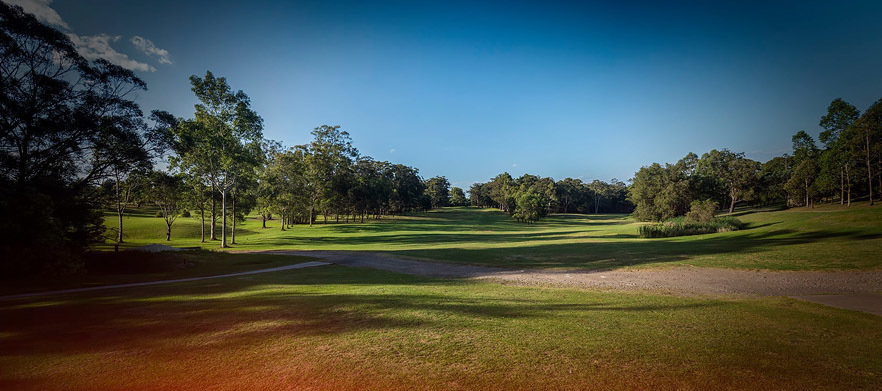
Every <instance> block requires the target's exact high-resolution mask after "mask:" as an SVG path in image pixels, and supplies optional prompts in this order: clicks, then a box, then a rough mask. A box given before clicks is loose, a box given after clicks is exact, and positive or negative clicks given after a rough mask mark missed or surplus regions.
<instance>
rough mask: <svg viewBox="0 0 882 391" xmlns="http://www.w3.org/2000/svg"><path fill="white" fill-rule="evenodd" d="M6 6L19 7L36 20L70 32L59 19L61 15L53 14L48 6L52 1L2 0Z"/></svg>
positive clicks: (53, 11)
mask: <svg viewBox="0 0 882 391" xmlns="http://www.w3.org/2000/svg"><path fill="white" fill-rule="evenodd" d="M3 1H4V2H6V3H7V4H12V5H17V6H20V7H21V8H22V9H23V10H24V11H25V12H27V13H29V14H33V15H34V16H36V17H37V20H39V21H41V22H43V23H48V24H51V25H54V26H59V27H64V28H65V29H68V30H70V26H68V25H67V23H66V22H65V21H64V20H63V19H61V15H59V14H58V12H55V10H54V9H52V7H50V6H49V4H52V0H3Z"/></svg>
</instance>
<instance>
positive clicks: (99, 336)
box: [0, 266, 882, 390]
mask: <svg viewBox="0 0 882 391" xmlns="http://www.w3.org/2000/svg"><path fill="white" fill-rule="evenodd" d="M43 302H45V303H46V305H39V304H37V303H43ZM0 317H2V319H4V321H3V322H2V323H0V338H2V339H0V341H2V343H0V368H3V371H0V388H2V389H15V390H30V389H45V390H53V389H65V390H71V389H74V390H76V389H80V390H86V389H89V390H94V389H176V390H186V389H194V390H196V389H200V390H201V389H229V390H242V389H279V388H298V389H299V388H313V389H334V388H348V389H498V388H526V389H536V388H543V389H548V388H554V389H611V388H612V389H615V388H641V389H659V388H663V389H670V388H680V389H682V388H687V389H719V388H741V389H745V388H747V389H824V388H826V389H857V388H867V389H872V388H878V387H879V386H882V356H879V354H878V352H879V351H882V318H879V317H876V316H872V315H868V314H862V313H857V312H851V311H845V310H837V309H832V308H828V307H823V306H819V305H814V304H809V303H803V302H797V301H794V300H790V299H783V298H772V299H757V300H745V299H738V300H735V299H731V300H719V299H711V298H683V297H672V296H661V295H653V294H644V293H608V292H594V291H577V290H570V289H555V288H529V287H514V286H504V285H498V284H492V283H486V282H465V281H449V280H447V281H445V280H434V279H427V278H419V277H412V276H404V275H399V274H392V273H387V272H381V271H372V270H360V269H350V268H344V267H339V266H322V267H319V268H315V269H301V270H294V271H286V272H280V273H274V274H267V275H253V276H248V277H247V278H245V277H243V278H229V279H222V280H212V281H202V282H193V283H186V284H176V285H173V286H161V287H160V286H157V287H145V288H138V289H132V290H127V291H124V292H112V293H111V292H105V293H100V294H98V293H92V294H88V295H79V296H72V297H68V298H67V300H64V301H60V300H57V299H52V298H46V299H36V300H19V301H15V302H4V303H0ZM97 374H100V376H98V375H97Z"/></svg>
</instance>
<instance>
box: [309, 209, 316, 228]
mask: <svg viewBox="0 0 882 391" xmlns="http://www.w3.org/2000/svg"><path fill="white" fill-rule="evenodd" d="M313 213H315V205H310V206H309V226H310V227H312V215H313Z"/></svg>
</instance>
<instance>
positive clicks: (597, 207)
mask: <svg viewBox="0 0 882 391" xmlns="http://www.w3.org/2000/svg"><path fill="white" fill-rule="evenodd" d="M599 210H600V196H598V195H595V196H594V214H597V212H598V211H599Z"/></svg>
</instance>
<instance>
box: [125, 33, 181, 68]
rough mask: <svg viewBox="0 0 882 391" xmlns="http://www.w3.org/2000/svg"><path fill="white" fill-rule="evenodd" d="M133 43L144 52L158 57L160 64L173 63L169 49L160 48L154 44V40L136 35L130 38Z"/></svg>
mask: <svg viewBox="0 0 882 391" xmlns="http://www.w3.org/2000/svg"><path fill="white" fill-rule="evenodd" d="M130 41H131V42H132V45H135V48H137V49H138V50H140V51H141V52H143V53H144V54H146V55H148V56H151V57H156V58H157V60H158V61H159V63H160V64H171V63H172V62H171V60H170V59H169V58H168V50H165V49H160V48H158V47H156V45H154V44H153V41H151V40H149V39H147V38H144V37H141V36H138V35H136V36H134V37H132V39H130Z"/></svg>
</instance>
